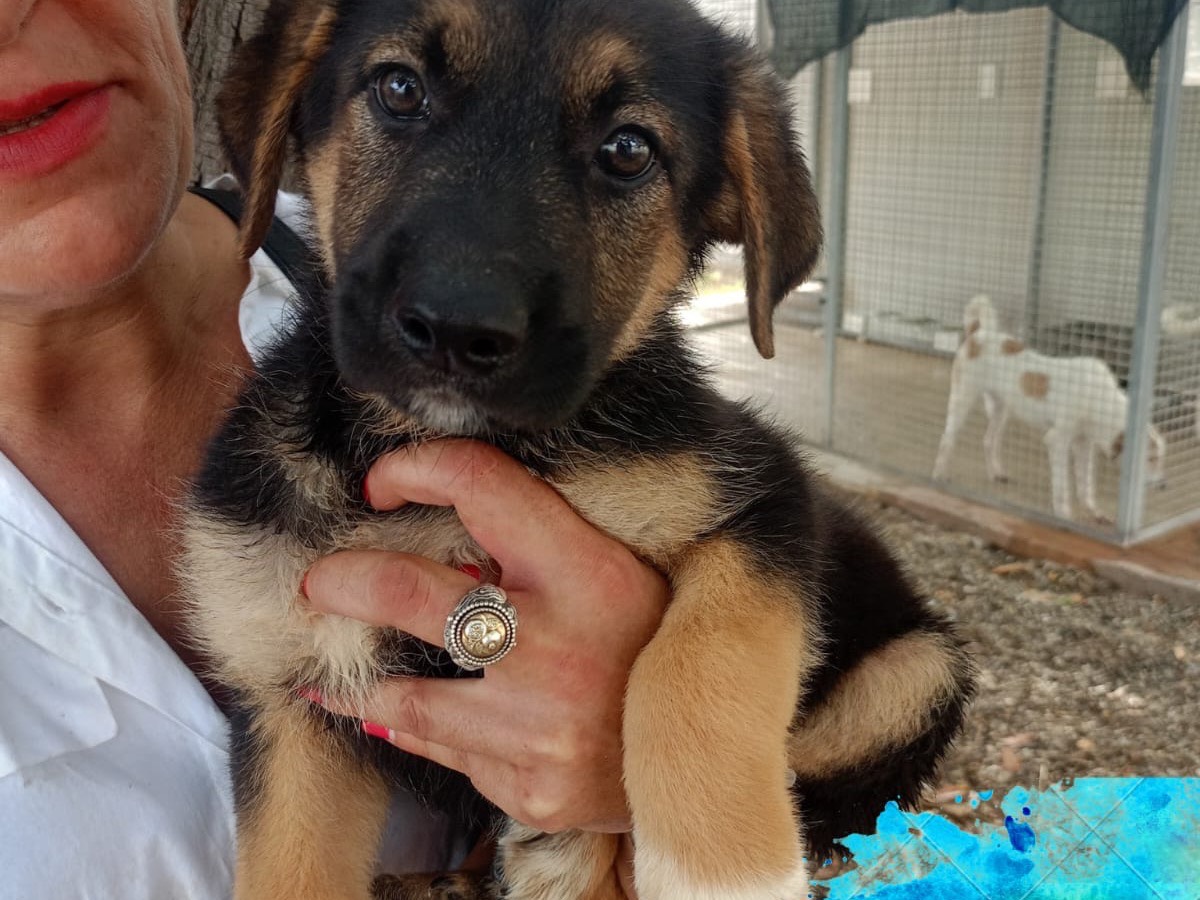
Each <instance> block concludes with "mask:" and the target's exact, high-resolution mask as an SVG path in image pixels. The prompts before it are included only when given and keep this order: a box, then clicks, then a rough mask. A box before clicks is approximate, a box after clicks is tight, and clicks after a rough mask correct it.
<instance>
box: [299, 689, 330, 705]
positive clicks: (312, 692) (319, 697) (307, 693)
mask: <svg viewBox="0 0 1200 900" xmlns="http://www.w3.org/2000/svg"><path fill="white" fill-rule="evenodd" d="M296 693H297V694H299V695H300V696H301V697H303V698H304V699H305V700H308V701H309V702H310V703H316V704H317V705H318V706H319V705H320V704H322V703H324V702H325V696H324V695H323V694H322V693H321V692H320V691H319V690H317V689H316V688H315V687H307V686H306V687H302V688H298V689H297V690H296Z"/></svg>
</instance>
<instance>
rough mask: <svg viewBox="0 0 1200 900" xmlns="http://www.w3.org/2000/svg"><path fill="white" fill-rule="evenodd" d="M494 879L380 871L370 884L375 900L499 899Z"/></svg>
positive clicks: (459, 875)
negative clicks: (383, 872)
mask: <svg viewBox="0 0 1200 900" xmlns="http://www.w3.org/2000/svg"><path fill="white" fill-rule="evenodd" d="M499 896H500V894H499V892H498V891H497V890H496V886H495V882H493V881H492V880H491V879H490V878H484V877H482V876H480V875H468V874H466V873H463V872H456V873H453V874H450V875H443V874H424V875H380V876H379V877H378V878H376V879H375V882H374V883H373V884H372V885H371V897H372V898H373V900H496V898H498V897H499Z"/></svg>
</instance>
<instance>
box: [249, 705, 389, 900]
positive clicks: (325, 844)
mask: <svg viewBox="0 0 1200 900" xmlns="http://www.w3.org/2000/svg"><path fill="white" fill-rule="evenodd" d="M321 715H324V714H323V713H315V712H314V711H313V707H312V705H311V704H310V703H309V702H308V701H307V700H302V699H299V698H297V699H296V700H295V701H294V702H291V703H286V704H284V705H282V706H279V705H276V706H274V707H265V708H260V709H257V710H253V711H250V712H246V711H244V710H243V711H239V713H238V714H237V715H235V717H234V734H233V760H232V764H233V780H234V798H235V801H236V805H237V818H238V832H237V876H236V887H235V891H234V897H235V900H297V898H314V900H316V898H320V900H368V898H369V897H370V896H371V877H372V875H373V874H374V866H375V854H376V851H377V847H378V844H379V837H380V834H381V833H382V830H383V824H384V817H385V816H386V813H387V805H388V796H389V795H388V789H387V786H386V784H385V783H384V782H383V780H382V779H381V778H380V776H379V775H378V774H377V773H376V772H375V771H374V770H372V769H368V768H366V767H364V766H363V764H362V763H361V762H360V761H359V760H358V759H357V758H356V757H355V756H354V754H353V753H352V751H351V748H350V747H348V746H347V745H346V743H345V738H343V737H342V736H340V735H337V734H335V733H333V732H332V731H331V730H330V729H329V727H328V726H327V725H326V724H325V723H324V722H322V721H321V720H320V718H319V716H321Z"/></svg>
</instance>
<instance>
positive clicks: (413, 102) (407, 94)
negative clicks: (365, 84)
mask: <svg viewBox="0 0 1200 900" xmlns="http://www.w3.org/2000/svg"><path fill="white" fill-rule="evenodd" d="M375 102H376V103H378V104H379V108H380V109H382V110H383V111H384V112H385V113H387V114H388V115H389V116H391V117H392V118H393V119H424V118H425V117H426V116H428V115H429V95H428V94H426V93H425V85H424V84H422V82H421V78H420V76H419V75H417V73H416V72H414V71H413V70H412V69H409V68H407V67H406V66H391V67H389V68H387V69H384V70H383V71H382V72H380V73H379V74H378V75H376V76H375Z"/></svg>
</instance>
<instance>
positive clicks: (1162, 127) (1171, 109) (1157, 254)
mask: <svg viewBox="0 0 1200 900" xmlns="http://www.w3.org/2000/svg"><path fill="white" fill-rule="evenodd" d="M1187 20H1188V7H1187V6H1186V5H1185V6H1184V7H1183V9H1182V10H1180V12H1179V15H1178V16H1177V17H1176V19H1175V22H1174V24H1173V25H1172V26H1171V33H1170V34H1169V35H1168V36H1167V39H1166V41H1164V42H1163V45H1162V47H1161V48H1160V49H1159V54H1158V83H1157V85H1156V87H1155V93H1154V124H1153V128H1152V130H1151V133H1150V135H1151V136H1150V141H1151V143H1150V170H1149V173H1148V175H1147V178H1146V215H1145V225H1144V228H1143V233H1142V264H1141V273H1140V275H1139V278H1138V309H1137V320H1136V324H1135V326H1134V332H1133V356H1132V360H1131V362H1130V372H1129V389H1128V396H1129V418H1128V420H1127V424H1126V429H1125V434H1126V435H1127V439H1126V441H1125V453H1123V454H1122V457H1121V481H1120V485H1119V487H1118V493H1117V522H1116V526H1117V534H1118V536H1119V537H1120V538H1121V540H1123V541H1127V540H1131V539H1133V538H1134V537H1135V536H1136V535H1137V533H1138V531H1139V530H1140V529H1141V527H1142V523H1143V521H1144V512H1145V502H1146V484H1145V479H1144V477H1143V475H1144V473H1145V471H1146V460H1147V455H1148V452H1149V448H1148V446H1147V442H1146V440H1145V438H1144V435H1145V431H1146V426H1148V425H1149V424H1150V412H1151V407H1152V406H1153V402H1154V381H1155V373H1156V371H1157V369H1158V351H1159V342H1160V340H1159V339H1160V337H1161V334H1160V332H1161V314H1162V291H1163V279H1164V278H1165V276H1166V268H1167V238H1168V226H1169V222H1170V217H1171V184H1172V182H1173V180H1174V176H1175V156H1176V149H1177V146H1178V142H1179V140H1178V139H1179V101H1180V94H1181V92H1182V91H1183V72H1184V66H1185V65H1186V62H1187Z"/></svg>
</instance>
